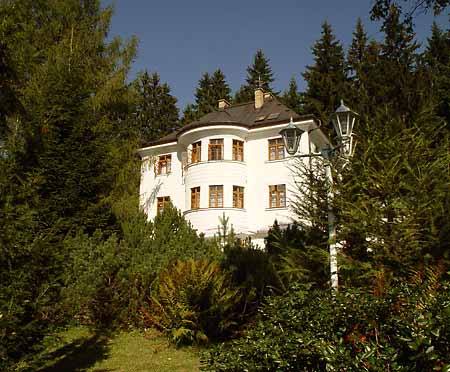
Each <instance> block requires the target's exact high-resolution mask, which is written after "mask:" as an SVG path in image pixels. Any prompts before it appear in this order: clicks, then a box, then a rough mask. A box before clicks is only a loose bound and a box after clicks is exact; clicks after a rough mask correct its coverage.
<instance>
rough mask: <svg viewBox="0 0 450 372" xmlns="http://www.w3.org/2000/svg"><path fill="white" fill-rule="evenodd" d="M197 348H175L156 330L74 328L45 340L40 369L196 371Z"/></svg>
mask: <svg viewBox="0 0 450 372" xmlns="http://www.w3.org/2000/svg"><path fill="white" fill-rule="evenodd" d="M199 354H200V350H199V349H196V348H181V349H177V348H175V347H174V346H172V345H170V344H169V343H168V342H167V341H166V339H165V338H164V337H162V336H161V335H160V334H159V333H158V332H156V331H154V330H151V331H148V332H146V333H141V332H138V331H131V332H120V333H115V334H110V335H108V334H105V333H103V332H100V333H96V332H95V331H91V330H89V329H88V328H86V327H75V328H70V329H69V330H67V331H65V332H62V333H60V334H58V341H56V342H51V343H49V346H48V348H47V351H46V353H45V356H43V358H44V359H45V360H46V362H45V364H44V365H43V366H42V367H41V368H40V369H39V370H38V371H40V372H75V371H78V372H81V371H86V372H148V371H151V372H166V371H167V372H169V371H171V372H172V371H173V372H176V371H180V372H184V371H186V372H187V371H199V367H200V356H199Z"/></svg>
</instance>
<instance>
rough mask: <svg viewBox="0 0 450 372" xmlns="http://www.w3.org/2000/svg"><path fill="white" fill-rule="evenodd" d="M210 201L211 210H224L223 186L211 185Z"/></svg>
mask: <svg viewBox="0 0 450 372" xmlns="http://www.w3.org/2000/svg"><path fill="white" fill-rule="evenodd" d="M219 200H220V202H221V203H219ZM208 201H209V208H223V185H209V198H208ZM211 201H212V202H211Z"/></svg>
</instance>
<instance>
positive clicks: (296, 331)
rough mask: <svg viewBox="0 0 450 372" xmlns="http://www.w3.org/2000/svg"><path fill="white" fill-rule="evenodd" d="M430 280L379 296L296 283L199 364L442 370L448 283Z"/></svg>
mask: <svg viewBox="0 0 450 372" xmlns="http://www.w3.org/2000/svg"><path fill="white" fill-rule="evenodd" d="M433 283H436V282H435V281H433V280H431V281H429V280H428V279H427V278H426V277H425V280H423V279H422V280H420V281H419V283H418V284H414V285H408V284H404V283H401V284H400V283H399V285H398V286H397V288H393V289H391V290H390V291H389V292H388V293H385V294H384V295H382V296H377V295H373V294H372V293H370V292H365V291H361V290H358V289H349V290H345V291H342V292H341V293H339V294H336V295H332V294H331V293H330V291H329V290H311V289H310V288H309V287H308V286H301V285H296V286H293V287H292V288H291V289H290V291H289V292H288V293H287V294H285V295H284V296H278V297H273V298H269V299H268V300H267V303H266V305H265V306H263V307H262V309H261V311H260V314H259V317H258V318H257V320H256V321H255V323H254V325H253V326H252V327H251V328H250V329H248V330H247V332H245V334H244V336H243V337H241V338H240V339H237V340H233V341H231V342H230V343H228V344H222V345H218V346H216V347H215V348H213V350H212V351H211V352H210V354H209V356H208V357H206V358H205V359H204V361H203V363H204V365H205V366H204V370H207V371H275V370H276V371H324V372H325V371H355V372H356V371H386V370H389V371H432V370H440V371H446V370H448V368H450V365H449V364H448V352H449V350H450V349H449V348H450V345H449V335H450V334H449V330H450V328H449V327H448V322H449V321H450V318H449V317H450V309H449V293H450V292H449V283H448V281H446V282H441V284H438V285H437V286H434V287H433V285H434V284H433ZM430 285H431V286H430Z"/></svg>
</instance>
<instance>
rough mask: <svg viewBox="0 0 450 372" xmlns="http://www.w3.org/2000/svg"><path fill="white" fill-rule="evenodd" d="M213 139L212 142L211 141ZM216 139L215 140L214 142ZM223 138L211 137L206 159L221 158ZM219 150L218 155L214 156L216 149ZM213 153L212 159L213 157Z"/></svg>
mask: <svg viewBox="0 0 450 372" xmlns="http://www.w3.org/2000/svg"><path fill="white" fill-rule="evenodd" d="M213 141H214V142H213ZM216 141H217V142H216ZM223 142H224V141H223V138H211V139H210V140H209V144H208V161H211V160H223V155H224V154H223ZM218 150H219V151H220V157H217V158H216V155H217V153H216V151H218ZM213 155H214V159H213Z"/></svg>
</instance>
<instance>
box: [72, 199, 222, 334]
mask: <svg viewBox="0 0 450 372" xmlns="http://www.w3.org/2000/svg"><path fill="white" fill-rule="evenodd" d="M122 229H123V232H122V235H123V236H122V237H119V236H117V235H114V234H113V235H111V236H110V237H109V238H107V239H105V238H104V237H103V236H102V234H101V232H96V233H95V234H94V235H93V236H88V235H87V234H82V233H79V234H77V235H75V236H73V237H67V238H66V240H65V247H66V250H67V251H68V252H70V257H69V260H68V262H67V266H66V271H65V275H64V280H65V282H66V287H65V288H64V291H63V296H64V302H63V306H64V307H65V310H66V313H67V314H70V315H72V316H74V317H76V318H77V319H79V320H80V321H82V322H83V323H88V324H92V323H94V324H97V325H100V326H105V325H108V326H110V325H111V324H113V323H116V324H130V323H131V324H135V325H141V324H140V321H141V317H140V314H139V309H141V307H142V306H144V305H145V301H146V298H147V297H149V296H150V295H151V286H152V284H153V282H154V281H155V280H156V279H157V278H158V275H159V273H160V271H161V270H163V268H164V267H165V266H167V265H168V264H170V263H171V262H172V261H174V257H176V258H178V259H189V258H202V257H211V256H213V255H216V252H217V249H216V247H215V245H214V244H212V243H210V242H208V241H206V240H205V239H203V238H202V237H199V236H198V235H197V234H196V232H195V231H194V230H193V229H192V227H191V226H190V225H189V224H188V223H187V222H186V220H185V219H184V218H183V216H182V215H181V213H180V212H179V211H178V210H177V209H175V208H173V207H169V206H167V207H166V208H165V209H164V212H162V213H160V214H159V215H158V216H157V217H156V219H155V220H154V222H147V220H146V217H145V216H144V215H143V214H142V213H139V214H138V215H136V216H134V219H133V220H132V221H131V222H130V223H129V224H128V225H126V226H125V227H122Z"/></svg>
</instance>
